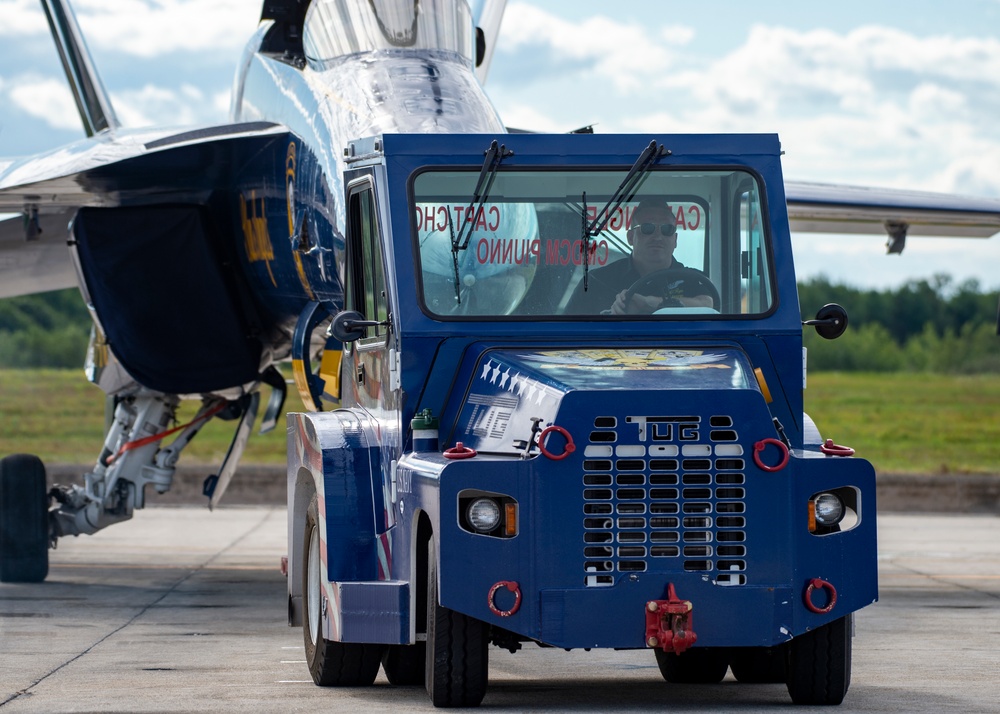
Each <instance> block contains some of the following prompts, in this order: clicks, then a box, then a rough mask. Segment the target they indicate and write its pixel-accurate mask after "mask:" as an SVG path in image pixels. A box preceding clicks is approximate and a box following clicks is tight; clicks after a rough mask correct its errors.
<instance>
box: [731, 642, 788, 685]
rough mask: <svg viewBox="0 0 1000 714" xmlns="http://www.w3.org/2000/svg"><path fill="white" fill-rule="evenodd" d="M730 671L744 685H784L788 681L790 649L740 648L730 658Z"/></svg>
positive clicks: (781, 647)
mask: <svg viewBox="0 0 1000 714" xmlns="http://www.w3.org/2000/svg"><path fill="white" fill-rule="evenodd" d="M729 669H730V670H732V672H733V676H734V677H736V681H737V682H741V683H743V684H784V683H785V682H786V681H787V679H788V649H787V648H786V647H785V646H784V645H778V646H776V647H740V648H738V649H735V650H733V652H732V654H731V655H730V658H729Z"/></svg>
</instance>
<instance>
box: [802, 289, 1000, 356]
mask: <svg viewBox="0 0 1000 714" xmlns="http://www.w3.org/2000/svg"><path fill="white" fill-rule="evenodd" d="M998 299H1000V294H998V292H997V291H992V292H990V291H984V290H982V289H981V287H980V285H979V282H978V281H977V280H967V281H965V282H962V283H959V284H957V285H956V284H955V283H954V282H953V281H952V279H951V278H950V277H949V276H947V275H944V274H939V275H935V276H934V277H932V278H931V279H930V280H911V281H908V282H906V283H904V284H903V285H902V286H900V287H899V288H896V289H893V290H861V289H858V288H852V287H848V286H845V285H835V284H832V283H831V282H830V281H829V280H827V279H826V278H814V279H812V280H809V281H806V282H804V283H800V284H799V305H800V308H801V310H802V314H803V319H810V318H812V317H814V316H815V314H816V311H817V310H818V309H819V308H820V307H822V306H823V305H825V304H826V303H829V302H836V303H839V304H840V305H842V306H843V307H844V308H845V309H846V310H847V314H848V329H847V332H845V333H844V334H843V335H842V336H841V337H840V338H838V339H836V340H833V341H827V340H824V339H822V338H820V337H819V335H817V334H816V333H815V331H814V330H811V329H807V330H806V332H805V344H806V347H807V348H808V350H809V352H808V355H809V357H808V364H809V369H810V371H813V370H817V371H827V370H839V371H865V372H895V371H914V372H938V373H949V374H976V373H983V372H1000V337H998V336H997V319H998Z"/></svg>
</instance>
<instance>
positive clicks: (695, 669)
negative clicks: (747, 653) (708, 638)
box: [655, 647, 729, 684]
mask: <svg viewBox="0 0 1000 714" xmlns="http://www.w3.org/2000/svg"><path fill="white" fill-rule="evenodd" d="M655 652H656V664H657V666H658V667H659V668H660V674H661V675H663V678H664V679H665V680H667V681H668V682H670V683H671V684H718V683H719V682H721V681H722V680H723V679H725V678H726V670H728V669H729V659H728V657H727V656H726V651H725V650H721V649H713V648H710V647H702V648H696V649H690V650H688V651H687V652H685V653H683V654H674V653H673V652H664V651H663V650H661V649H657V650H655Z"/></svg>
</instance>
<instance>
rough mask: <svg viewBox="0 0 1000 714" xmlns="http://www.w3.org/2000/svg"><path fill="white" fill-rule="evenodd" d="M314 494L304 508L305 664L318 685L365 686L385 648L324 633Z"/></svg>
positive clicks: (303, 625)
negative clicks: (331, 638)
mask: <svg viewBox="0 0 1000 714" xmlns="http://www.w3.org/2000/svg"><path fill="white" fill-rule="evenodd" d="M317 514H318V506H317V502H316V497H315V496H313V498H312V500H311V501H310V502H309V508H308V510H307V511H306V527H305V534H304V538H305V540H304V542H303V548H302V561H303V562H302V564H303V568H302V606H303V611H302V635H303V639H304V641H305V648H306V663H307V664H308V665H309V674H311V675H312V678H313V682H315V683H316V684H317V685H318V686H320V687H366V686H369V685H371V683H372V682H374V681H375V677H376V676H377V675H378V668H379V665H380V664H381V661H382V652H383V651H384V649H385V647H384V646H383V645H377V644H363V643H358V642H335V641H332V640H328V639H326V638H325V637H324V636H323V626H322V625H323V617H324V616H325V613H324V603H323V599H324V598H323V587H322V582H323V579H324V578H323V564H322V561H321V559H320V547H319V517H318V515H317Z"/></svg>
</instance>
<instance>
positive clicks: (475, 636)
mask: <svg viewBox="0 0 1000 714" xmlns="http://www.w3.org/2000/svg"><path fill="white" fill-rule="evenodd" d="M489 635H490V632H489V626H488V625H487V624H486V623H485V622H482V621H480V620H477V619H475V618H473V617H469V616H468V615H463V614H462V613H460V612H455V611H454V610H449V609H448V608H446V607H441V605H439V604H438V587H437V557H436V553H435V551H434V539H433V538H432V539H431V540H430V541H428V543H427V671H426V675H425V685H426V686H427V693H428V694H429V695H430V697H431V702H432V703H433V704H434V706H436V707H477V706H479V704H480V703H481V702H482V701H483V697H484V696H486V686H487V684H488V683H489V649H488V648H489V644H490V639H489Z"/></svg>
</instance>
